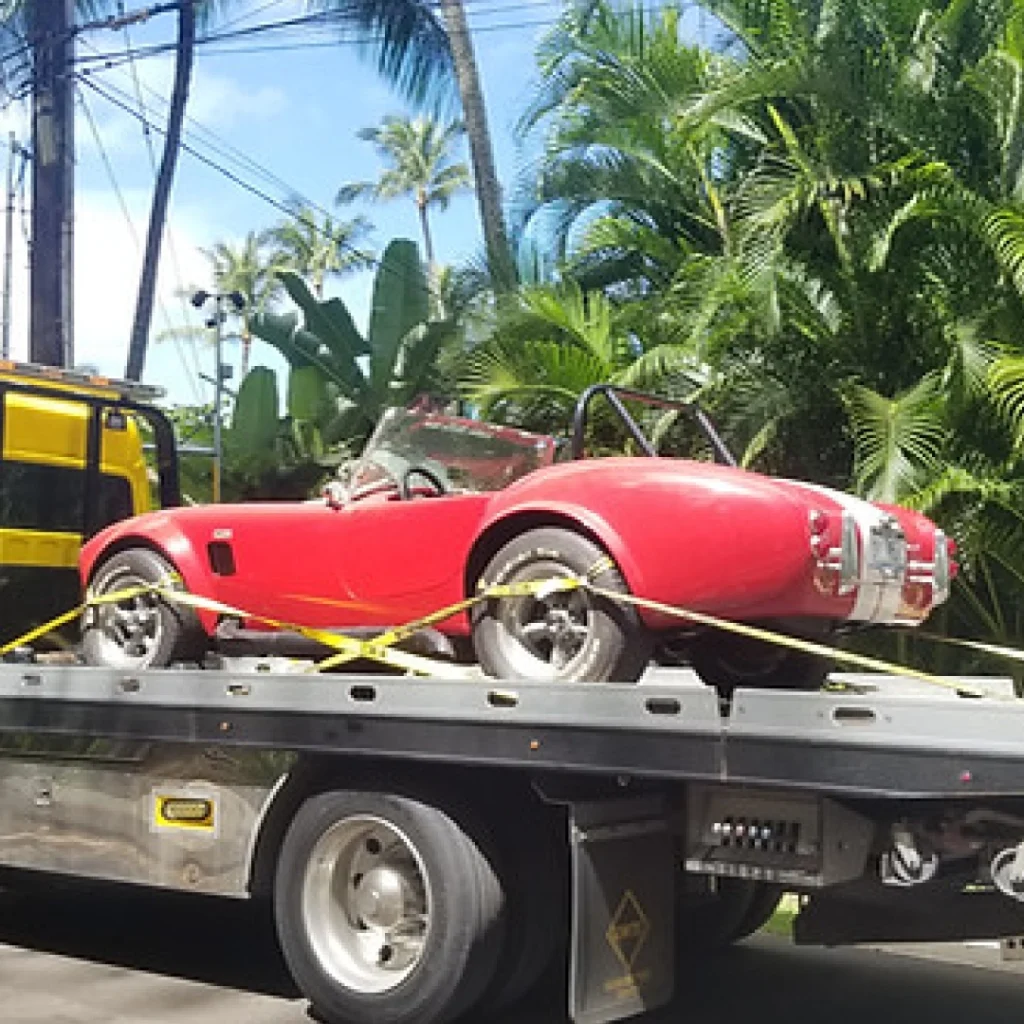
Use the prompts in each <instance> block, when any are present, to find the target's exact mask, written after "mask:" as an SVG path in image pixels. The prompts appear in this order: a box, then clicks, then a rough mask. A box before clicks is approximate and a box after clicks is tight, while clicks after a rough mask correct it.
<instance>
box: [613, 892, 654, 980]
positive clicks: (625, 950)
mask: <svg viewBox="0 0 1024 1024" xmlns="http://www.w3.org/2000/svg"><path fill="white" fill-rule="evenodd" d="M650 934H651V922H650V920H649V919H648V917H647V915H646V914H645V913H644V908H643V907H642V906H641V905H640V901H639V900H638V899H637V897H636V894H635V893H634V892H633V890H632V889H627V890H626V891H625V892H624V893H623V894H622V899H621V900H619V905H618V907H616V909H615V913H614V914H612V919H611V922H610V923H609V925H608V929H607V931H606V932H605V938H606V939H607V940H608V945H609V946H611V948H612V952H613V953H614V954H615V956H616V957H617V958H618V960H619V962H620V963H621V964H622V966H623V967H624V968H625V970H626V972H627V973H626V977H624V978H617V979H615V980H614V981H613V982H609V983H606V985H605V988H606V990H610V989H627V990H628V989H635V988H637V987H639V986H640V985H642V984H644V983H645V982H646V981H648V980H649V977H650V972H649V971H639V972H638V971H636V970H635V966H636V961H637V958H638V957H639V956H640V953H641V951H642V950H643V948H644V946H645V945H646V943H647V938H648V936H649V935H650Z"/></svg>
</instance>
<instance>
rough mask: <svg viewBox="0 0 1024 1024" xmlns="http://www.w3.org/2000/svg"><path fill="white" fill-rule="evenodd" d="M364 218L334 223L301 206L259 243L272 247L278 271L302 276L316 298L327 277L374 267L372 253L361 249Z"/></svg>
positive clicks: (366, 227)
mask: <svg viewBox="0 0 1024 1024" xmlns="http://www.w3.org/2000/svg"><path fill="white" fill-rule="evenodd" d="M370 229H371V224H370V222H369V221H368V220H367V219H366V218H365V217H354V218H353V219H352V220H335V219H334V218H333V217H332V216H331V215H330V214H328V213H324V214H319V213H318V212H317V211H316V210H315V209H313V207H311V206H309V205H306V204H302V205H299V206H297V207H296V208H295V209H294V211H293V212H292V216H291V217H289V218H288V219H287V220H285V221H282V222H281V223H280V224H277V225H276V226H275V227H272V228H270V229H269V230H268V231H266V232H265V233H264V235H263V236H262V240H263V241H264V242H265V243H267V244H268V245H270V246H271V249H272V255H271V260H272V262H273V263H274V265H275V266H276V267H278V268H279V269H287V270H294V271H296V272H297V273H299V274H301V275H302V276H303V277H304V278H305V279H306V280H307V281H308V282H309V285H310V287H311V288H312V289H313V294H314V295H315V296H316V297H317V298H318V299H322V298H323V297H324V285H325V283H326V281H327V279H328V278H331V277H343V276H344V275H346V274H350V273H353V272H354V271H357V270H365V269H366V268H367V267H370V266H372V265H373V253H372V252H371V251H370V250H369V249H366V248H361V246H362V245H363V243H364V241H365V239H366V236H367V235H368V234H369V233H370Z"/></svg>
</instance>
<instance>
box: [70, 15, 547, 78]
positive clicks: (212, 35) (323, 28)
mask: <svg viewBox="0 0 1024 1024" xmlns="http://www.w3.org/2000/svg"><path fill="white" fill-rule="evenodd" d="M475 2H476V3H477V4H484V5H485V6H483V7H482V8H480V9H479V10H477V9H476V8H474V7H472V6H470V5H469V4H467V7H469V9H470V12H471V13H479V14H480V15H481V16H486V17H491V16H493V15H496V14H500V13H505V12H508V11H522V10H524V9H529V8H531V7H533V8H541V7H551V6H552V4H551V3H550V2H549V0H527V2H524V3H521V4H508V3H503V2H502V0H475ZM429 6H430V7H432V8H435V9H436V8H437V7H438V4H437V3H436V2H432V3H430V4H429ZM359 7H360V5H359V4H358V2H357V0H351V3H350V6H348V8H347V9H346V8H335V9H333V10H331V11H325V12H319V13H316V14H307V15H302V16H299V17H295V18H287V19H282V20H279V21H270V22H261V23H260V24H258V25H250V26H246V27H244V28H235V29H231V30H230V31H228V30H224V29H221V30H220V31H213V32H209V33H207V34H205V35H202V36H199V37H197V39H196V46H197V48H198V47H204V48H205V47H210V46H211V45H212V44H216V43H225V44H228V43H232V42H234V41H236V40H241V39H247V38H250V37H252V36H256V35H265V34H268V33H279V34H284V33H288V32H292V33H294V32H295V30H296V29H301V30H302V33H301V34H302V35H303V36H304V37H305V38H306V42H305V43H292V44H287V45H286V44H280V45H281V48H282V49H283V48H289V49H297V48H301V47H302V46H304V45H309V46H313V47H315V46H318V45H322V46H328V45H337V46H344V45H355V46H362V45H367V44H371V43H376V42H382V41H384V37H383V36H363V37H359V36H345V37H343V38H339V39H334V40H328V41H325V40H320V39H316V38H314V37H315V36H319V35H324V34H326V32H332V33H334V32H338V31H339V29H342V30H343V29H345V28H346V27H348V21H347V17H346V14H347V13H348V14H351V13H356V12H357V11H358V10H359ZM560 20H561V16H559V17H554V18H544V19H541V20H535V21H518V22H517V21H512V22H507V23H504V24H498V25H488V24H483V25H480V24H477V25H476V26H474V31H507V30H510V29H517V28H531V27H534V26H536V25H552V24H557V23H558V22H559V21H560ZM316 30H319V31H316ZM175 48H176V44H174V43H172V42H165V43H152V44H150V45H149V46H148V47H145V48H140V49H139V50H138V51H137V56H138V57H150V56H159V55H161V54H164V53H169V52H172V51H173V50H174V49H175ZM208 52H210V53H218V54H220V53H229V52H230V53H235V52H257V53H262V52H275V51H274V50H270V49H268V48H256V47H253V48H241V47H234V46H232V47H225V48H224V49H217V50H209V51H208ZM123 60H124V55H123V54H121V53H119V52H108V53H99V54H97V55H95V56H93V57H77V58H76V59H75V63H76V64H90V63H96V62H102V61H117V62H123ZM107 66H109V64H108V65H107Z"/></svg>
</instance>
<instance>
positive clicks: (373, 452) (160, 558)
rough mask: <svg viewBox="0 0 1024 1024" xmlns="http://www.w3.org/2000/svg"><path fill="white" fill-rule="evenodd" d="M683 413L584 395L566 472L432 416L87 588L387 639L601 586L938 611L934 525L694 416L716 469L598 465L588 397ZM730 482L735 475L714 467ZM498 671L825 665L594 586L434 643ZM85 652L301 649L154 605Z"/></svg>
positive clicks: (633, 673)
mask: <svg viewBox="0 0 1024 1024" xmlns="http://www.w3.org/2000/svg"><path fill="white" fill-rule="evenodd" d="M595 395H602V396H604V397H605V398H606V399H607V400H608V402H609V403H610V404H611V408H612V410H613V411H614V412H615V413H617V414H618V416H619V417H620V418H621V419H622V422H623V423H624V424H625V426H626V428H627V429H628V431H629V433H630V434H631V436H632V438H633V442H634V444H635V445H636V446H637V447H638V448H639V449H640V450H641V451H642V452H644V453H645V454H646V455H648V456H655V453H654V450H653V447H652V446H651V444H650V442H649V441H648V439H647V438H646V437H645V436H644V434H643V433H642V431H641V430H640V428H639V426H638V425H637V424H636V422H635V420H634V419H633V418H632V417H631V416H630V414H629V412H628V411H627V409H626V407H625V405H624V404H623V402H622V401H621V400H620V399H621V398H623V397H624V398H627V399H629V400H634V399H636V400H646V401H648V402H649V403H653V404H655V405H678V404H679V403H669V402H665V401H664V400H660V399H652V398H650V396H646V397H645V396H637V395H635V394H633V393H627V392H621V391H618V390H616V389H613V388H611V387H609V386H607V385H599V386H597V387H596V388H591V389H589V391H588V392H587V393H586V394H585V395H584V396H583V397H582V398H581V401H580V404H579V406H578V407H577V413H576V417H575V420H574V431H573V439H572V446H571V451H570V452H568V453H567V454H569V455H571V456H572V457H571V458H567V459H561V458H557V459H556V444H555V441H554V440H553V439H552V438H550V437H542V436H538V435H534V434H528V433H524V432H522V431H518V430H514V429H511V428H507V427H500V426H494V425H492V424H487V423H480V422H477V421H474V420H469V419H461V418H457V417H452V416H447V415H441V414H438V413H431V412H426V411H415V410H413V411H410V410H399V409H394V410H391V411H390V412H388V413H387V414H386V415H385V416H384V417H383V419H382V420H381V422H380V424H379V426H378V428H377V430H376V432H375V433H374V435H373V437H372V438H371V439H370V441H369V442H368V444H367V446H366V450H365V452H364V453H363V455H362V456H361V458H360V459H359V460H358V461H357V462H356V463H355V464H354V467H353V469H352V471H351V472H350V473H349V475H348V479H347V480H345V481H344V482H343V483H341V482H339V483H337V484H334V485H332V487H331V488H330V490H329V492H328V494H327V495H326V498H325V500H323V501H317V502H301V503H300V502H296V503H292V504H277V503H274V504H271V503H263V504H248V505H210V506H199V507H190V508H175V509H169V510H165V511H161V512H153V513H149V514H147V515H142V516H137V517H135V518H133V519H128V520H125V521H124V522H121V523H118V524H116V525H114V526H111V527H109V528H108V529H106V530H104V531H103V532H102V533H99V534H98V535H97V536H95V537H94V538H93V539H92V540H90V541H89V542H88V543H87V544H86V545H85V547H84V548H83V550H82V557H81V573H82V579H83V581H84V583H85V584H87V586H88V587H89V588H90V589H91V591H92V592H93V593H100V594H102V593H110V592H113V591H116V590H118V589H121V588H124V587H128V586H131V585H133V584H138V583H154V582H163V583H165V584H167V585H174V586H179V587H184V588H185V589H187V590H188V591H190V592H191V593H194V594H198V595H202V596H204V597H208V598H212V599H215V600H217V601H220V602H223V603H225V604H227V605H231V606H232V607H234V608H238V609H244V610H245V611H246V612H247V613H248V614H250V615H252V616H254V617H257V616H259V617H266V618H271V619H275V620H279V621H283V622H290V623H297V624H300V625H304V626H316V627H324V628H328V629H336V630H340V631H344V632H349V633H359V634H362V635H366V634H367V633H371V634H372V633H373V632H379V631H383V630H385V629H387V628H388V627H393V626H398V625H401V624H403V623H406V622H409V621H412V620H415V619H417V618H419V617H421V616H424V615H426V614H428V613H431V612H433V611H435V610H436V609H439V608H443V607H444V606H446V605H449V604H452V603H454V602H457V601H459V600H461V599H462V598H464V597H466V596H467V595H471V594H473V593H475V592H476V591H477V587H478V584H479V583H480V582H481V581H484V582H486V583H489V584H490V583H507V582H513V581H522V580H543V579H547V578H550V577H558V576H565V575H567V574H571V575H580V574H591V578H592V579H593V581H594V582H595V583H596V584H598V585H600V586H601V587H603V588H605V589H609V590H617V591H621V592H628V593H631V594H634V595H639V596H641V597H643V598H650V599H653V600H654V601H658V602H662V603H665V604H669V605H673V606H677V607H681V608H685V609H690V610H693V611H698V612H703V613H706V614H710V615H714V616H718V617H721V618H726V619H730V620H733V621H742V622H752V623H761V624H767V625H768V626H769V627H770V628H775V629H779V630H782V631H786V632H789V633H791V634H795V635H800V636H810V637H824V636H827V635H828V634H829V632H830V631H832V630H834V629H835V628H837V627H840V626H844V625H846V624H849V623H893V624H904V625H913V624H916V623H919V622H921V621H922V620H923V619H924V618H926V617H927V615H928V614H929V612H930V611H931V610H932V608H934V607H935V606H936V605H937V604H939V603H941V602H942V601H944V600H945V599H946V597H947V596H948V592H949V584H950V576H951V573H952V572H953V571H954V569H955V566H954V565H953V563H952V562H951V545H950V544H949V543H948V542H947V540H946V538H945V536H944V535H943V533H942V531H941V530H939V529H937V528H936V527H935V526H934V524H932V523H931V522H930V521H929V520H928V519H927V518H925V517H924V516H922V515H920V514H918V513H915V512H911V511H908V510H906V509H901V508H893V507H886V506H880V505H874V504H870V503H868V502H866V501H862V500H860V499H857V498H854V497H851V496H849V495H846V494H841V493H838V492H836V491H832V490H829V489H828V488H825V487H818V486H815V485H813V484H807V483H798V482H795V481H790V480H776V479H770V478H768V477H764V476H760V475H758V474H756V473H751V472H747V471H745V470H742V469H739V468H737V467H736V466H735V464H734V462H733V460H732V458H731V456H730V455H729V453H728V451H727V449H726V448H725V446H724V444H723V443H722V441H721V440H720V438H719V437H718V435H717V434H716V433H715V431H714V428H713V427H712V426H711V424H710V423H709V422H708V421H707V419H706V418H705V417H704V416H703V414H702V413H700V411H699V410H696V409H695V408H691V407H688V406H687V407H685V408H686V409H687V410H688V411H690V412H692V413H694V414H695V415H696V417H697V420H698V423H699V424H700V426H701V428H702V429H703V431H704V433H705V435H706V437H707V439H708V442H709V446H710V448H711V450H712V451H713V452H714V453H715V456H716V460H717V463H718V464H716V463H712V462H700V461H690V460H686V459H675V458H666V457H616V458H584V457H582V456H583V450H582V449H583V438H584V432H585V427H586V420H587V416H588V410H589V406H590V404H591V403H590V400H591V399H592V398H593V397H594V396H595ZM722 463H724V464H722ZM437 631H438V632H439V633H440V634H441V637H442V639H445V641H446V642H447V643H449V644H450V647H451V648H452V650H454V651H456V652H459V653H461V652H465V651H469V650H470V641H471V649H472V651H473V652H475V656H476V659H477V660H478V661H479V663H480V665H481V666H482V667H483V669H484V670H485V671H486V672H487V673H489V674H491V675H494V676H498V677H511V678H528V679H543V680H622V681H632V680H635V679H637V678H639V676H640V675H641V673H642V672H643V671H644V668H645V667H646V666H647V664H648V663H649V661H650V660H651V657H652V654H654V653H655V652H656V651H657V650H666V649H671V650H672V651H673V652H674V654H675V656H676V657H679V656H680V653H681V654H682V657H683V658H685V660H687V661H688V662H689V663H690V664H692V665H693V667H694V668H695V669H696V670H697V671H698V672H699V673H700V674H701V676H702V677H703V678H704V679H705V680H706V681H707V682H709V683H712V684H714V685H717V686H719V687H720V688H722V689H724V690H728V689H730V688H731V687H733V686H736V685H738V684H741V683H742V684H746V685H755V686H756V685H763V686H789V687H806V686H816V685H818V683H820V681H821V679H822V677H823V675H824V673H825V671H826V670H827V664H826V663H825V662H824V661H822V660H821V659H817V658H814V657H813V656H809V655H807V654H804V653H801V652H799V651H795V650H791V649H786V648H781V647H773V646H765V645H762V644H760V643H757V642H753V641H747V640H744V639H742V638H739V637H737V636H736V635H735V634H731V633H728V632H724V631H722V630H719V629H715V628H711V627H708V628H697V627H695V626H694V625H693V624H692V623H686V622H681V621H680V620H679V619H677V618H672V617H669V616H667V615H666V614H664V613H658V612H650V611H647V610H644V609H638V608H635V607H631V606H629V605H627V604H623V603H620V602H616V601H612V600H610V599H606V598H603V597H599V596H595V595H593V594H591V593H589V592H587V591H586V590H583V589H580V590H574V591H556V592H554V593H547V594H542V595H539V596H534V597H505V598H493V599H489V600H487V601H484V602H482V603H480V604H478V605H477V606H475V607H474V608H473V609H472V610H471V611H470V612H468V613H463V614H459V615H455V616H453V617H451V618H450V619H448V620H447V621H445V622H442V623H440V624H439V625H438V626H437ZM83 639H84V652H85V656H86V658H87V660H88V661H90V662H92V663H94V664H100V665H108V666H115V667H121V668H133V669H134V668H144V667H149V666H161V665H167V664H169V663H171V662H173V661H182V660H196V659H199V658H202V656H203V654H204V652H205V651H207V650H209V649H210V648H212V647H214V646H216V645H217V644H231V643H236V644H237V643H239V642H244V643H247V644H250V645H252V644H255V645H256V646H257V647H259V646H260V645H262V647H263V653H268V652H271V651H274V650H278V651H281V650H283V649H284V647H283V646H282V645H286V644H287V643H289V642H290V641H298V640H299V638H298V637H297V636H294V635H293V636H292V637H290V638H289V637H288V635H287V634H286V635H284V636H282V635H281V634H275V633H272V632H268V631H267V630H266V629H265V628H264V627H260V625H259V624H258V623H257V622H256V621H255V619H254V620H250V621H247V622H246V621H243V622H239V621H238V620H237V619H230V618H228V619H225V618H224V617H223V616H218V615H217V614H214V613H210V612H205V611H204V612H199V613H198V614H197V613H194V612H192V611H190V610H189V609H187V608H185V607H183V606H181V605H179V604H168V603H165V602H163V601H161V600H160V599H158V598H156V597H154V596H152V595H144V596H142V597H135V598H132V599H129V600H125V601H122V602H120V603H117V604H108V605H103V606H98V607H95V608H93V609H91V610H90V611H89V613H88V615H87V619H86V622H85V624H84V638H83Z"/></svg>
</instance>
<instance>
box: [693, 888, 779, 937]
mask: <svg viewBox="0 0 1024 1024" xmlns="http://www.w3.org/2000/svg"><path fill="white" fill-rule="evenodd" d="M715 882H716V888H715V890H714V892H713V893H710V894H708V896H707V897H702V898H700V899H699V900H698V901H692V900H690V899H687V898H686V896H685V895H682V894H681V895H680V897H679V898H677V901H676V944H677V946H678V947H679V949H680V950H681V951H683V952H686V953H690V954H693V953H714V952H717V951H719V950H722V949H725V948H726V947H727V946H731V945H732V944H733V943H735V942H739V941H740V940H741V939H745V938H747V936H749V935H753V933H754V932H756V931H757V930H758V929H759V928H760V927H761V926H762V925H764V924H765V923H766V922H767V921H768V919H769V918H770V917H771V916H772V914H773V913H774V912H775V908H776V907H777V906H778V905H779V900H780V899H782V890H781V889H779V888H778V886H774V885H769V884H768V883H767V882H757V881H753V880H751V879H746V878H718V879H716V880H715Z"/></svg>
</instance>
